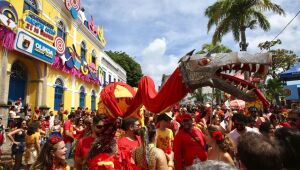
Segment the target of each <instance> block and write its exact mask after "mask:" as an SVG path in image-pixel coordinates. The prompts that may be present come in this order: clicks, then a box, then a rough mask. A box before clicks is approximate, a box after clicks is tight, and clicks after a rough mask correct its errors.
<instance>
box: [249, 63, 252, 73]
mask: <svg viewBox="0 0 300 170" xmlns="http://www.w3.org/2000/svg"><path fill="white" fill-rule="evenodd" d="M251 70H252V64H249V71H250V72H251Z"/></svg>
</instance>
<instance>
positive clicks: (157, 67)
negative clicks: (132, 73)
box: [81, 0, 300, 86]
mask: <svg viewBox="0 0 300 170" xmlns="http://www.w3.org/2000/svg"><path fill="white" fill-rule="evenodd" d="M214 2H216V0H184V1H183V0H81V5H82V7H84V8H85V15H86V18H87V19H90V16H91V15H92V16H93V18H94V20H95V25H101V26H103V27H104V36H105V38H106V41H107V44H106V47H105V48H104V50H106V51H108V50H112V51H123V52H126V53H127V54H129V55H130V56H132V57H133V58H134V59H135V60H136V61H137V62H138V63H139V64H140V65H141V67H142V71H143V74H144V75H148V76H150V77H152V78H153V80H154V82H155V84H156V86H158V85H160V83H161V77H162V74H171V73H172V72H173V71H174V70H175V68H176V67H177V66H178V61H179V59H180V58H181V57H182V56H184V55H185V54H186V53H187V52H189V51H191V50H193V49H196V50H199V49H201V46H202V45H203V44H204V43H210V42H211V37H212V34H213V31H214V28H212V30H211V31H210V32H207V21H208V19H207V17H205V15H204V11H205V9H206V8H207V7H208V6H209V5H211V4H213V3H214ZM272 2H274V3H277V4H279V5H281V6H282V8H283V9H284V10H285V12H286V15H285V16H280V15H277V14H274V13H271V12H265V14H266V15H267V18H268V19H269V21H270V23H271V30H270V31H268V32H264V31H262V30H261V29H259V28H257V29H255V30H248V31H247V32H246V36H247V42H249V47H248V51H249V52H251V53H256V52H260V49H259V48H258V47H257V45H258V43H260V42H264V41H267V40H268V41H270V40H272V39H273V38H274V37H275V36H276V35H277V34H278V33H279V32H280V31H281V30H282V29H283V27H284V26H285V25H286V24H287V23H288V22H289V21H290V20H291V19H292V18H293V17H294V16H295V15H296V13H297V12H298V11H299V10H300V0H273V1H272ZM278 38H279V39H281V41H282V44H281V45H277V46H276V48H285V49H289V50H293V51H295V52H296V53H297V54H298V56H300V41H299V39H300V15H298V17H296V18H295V20H294V21H293V22H292V23H291V24H290V25H289V27H288V28H287V29H286V30H285V31H284V32H283V33H282V34H281V35H280V36H279V37H278ZM222 44H224V45H225V46H227V47H229V48H231V49H232V50H233V51H239V47H238V43H237V42H235V41H233V36H232V34H231V33H228V34H227V35H226V36H224V37H223V39H222Z"/></svg>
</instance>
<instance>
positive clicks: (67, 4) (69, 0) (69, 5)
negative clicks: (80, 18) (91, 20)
mask: <svg viewBox="0 0 300 170" xmlns="http://www.w3.org/2000/svg"><path fill="white" fill-rule="evenodd" d="M71 1H72V0H65V5H66V8H67V9H68V10H70V9H71V8H72V3H71Z"/></svg>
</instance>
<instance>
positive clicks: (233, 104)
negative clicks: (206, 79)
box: [230, 100, 245, 110]
mask: <svg viewBox="0 0 300 170" xmlns="http://www.w3.org/2000/svg"><path fill="white" fill-rule="evenodd" d="M230 108H231V109H239V110H241V109H245V101H244V100H232V101H230Z"/></svg>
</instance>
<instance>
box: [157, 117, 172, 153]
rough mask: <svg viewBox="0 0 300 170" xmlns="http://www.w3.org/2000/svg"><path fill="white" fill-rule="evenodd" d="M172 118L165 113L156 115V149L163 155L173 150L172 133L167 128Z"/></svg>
mask: <svg viewBox="0 0 300 170" xmlns="http://www.w3.org/2000/svg"><path fill="white" fill-rule="evenodd" d="M171 120H172V117H171V116H169V115H168V114H166V113H162V114H160V115H158V117H157V120H156V122H157V123H158V125H159V127H158V128H157V130H156V131H157V133H156V136H157V143H156V146H157V148H160V149H162V150H163V151H164V152H165V153H167V154H169V153H170V152H171V151H172V148H173V140H174V136H173V131H172V130H171V129H169V128H167V127H168V125H169V123H170V121H171Z"/></svg>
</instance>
